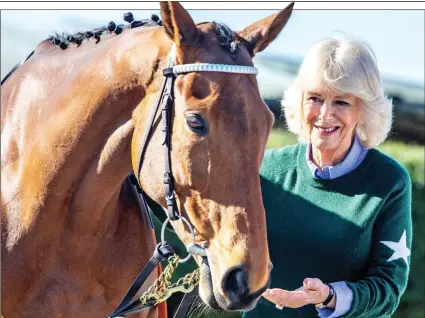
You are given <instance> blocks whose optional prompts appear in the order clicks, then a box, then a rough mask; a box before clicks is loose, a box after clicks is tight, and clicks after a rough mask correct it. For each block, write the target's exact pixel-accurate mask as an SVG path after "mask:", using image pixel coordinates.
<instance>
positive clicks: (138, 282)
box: [1, 44, 258, 318]
mask: <svg viewBox="0 0 425 318" xmlns="http://www.w3.org/2000/svg"><path fill="white" fill-rule="evenodd" d="M33 53H34V52H32V53H31V54H30V55H29V56H28V57H27V58H26V59H25V60H23V61H22V62H20V63H18V64H17V65H16V66H15V67H14V68H13V69H12V70H11V71H10V72H9V73H8V74H7V75H6V77H5V78H4V79H3V80H2V81H1V85H3V83H4V82H5V81H6V80H7V78H8V77H9V76H10V75H11V74H12V73H13V72H14V71H16V70H17V69H18V68H19V67H20V66H21V65H22V64H23V63H24V62H25V61H26V60H28V59H29V58H30V57H31V55H32V54H33ZM175 56H176V45H175V44H173V46H172V47H171V50H170V53H169V54H168V57H167V62H168V65H167V68H165V69H164V70H163V75H164V80H163V82H162V86H161V89H160V91H159V95H158V98H157V100H156V103H155V107H154V108H153V110H152V113H151V114H150V117H149V122H148V125H147V127H146V132H145V134H144V137H143V140H142V144H141V151H140V156H139V160H138V163H137V170H136V174H132V175H130V176H129V177H130V180H131V181H132V183H133V184H135V185H136V186H137V188H138V192H139V193H140V194H141V196H140V197H141V199H142V202H143V205H144V207H145V210H146V211H147V212H148V211H149V209H148V205H147V202H146V194H145V193H144V191H143V189H142V187H141V182H140V172H141V169H142V165H143V159H144V155H145V152H146V149H147V146H148V140H149V137H150V136H151V133H152V131H153V129H152V128H153V126H154V121H155V118H156V115H157V113H158V109H159V107H160V106H161V117H162V119H161V121H162V132H163V133H164V139H163V141H162V145H164V146H165V147H164V150H165V172H164V179H163V186H164V194H165V200H166V203H167V219H166V220H165V222H164V223H163V225H162V229H161V242H160V243H159V244H158V245H157V246H156V248H155V251H154V253H153V256H152V257H151V259H150V260H149V261H148V263H147V264H146V265H145V266H144V267H143V269H142V271H141V272H140V273H139V275H138V276H137V277H136V279H135V280H134V282H133V284H132V285H131V287H130V288H129V290H128V291H127V293H126V295H125V296H124V298H123V299H122V300H121V302H120V304H119V305H118V306H117V308H116V309H115V311H114V312H113V313H112V314H111V315H109V316H108V317H109V318H112V317H125V316H123V315H126V314H128V313H133V312H137V311H141V310H143V309H146V308H149V307H152V306H154V305H156V304H158V303H160V302H162V301H165V300H166V299H167V298H168V297H169V296H171V294H172V293H173V292H175V291H181V292H184V293H185V296H184V298H183V300H182V302H181V304H180V306H179V308H178V310H177V312H176V314H175V316H174V317H185V316H186V313H187V311H188V310H189V308H190V304H191V301H192V299H193V298H194V297H195V296H196V295H195V292H196V291H197V290H196V289H194V286H193V285H192V287H191V288H175V291H172V292H170V291H169V290H167V294H166V296H165V297H163V298H161V299H160V301H158V300H157V299H143V300H142V297H143V296H142V297H140V298H139V299H135V300H133V297H134V296H135V295H136V294H137V292H138V291H139V289H140V287H141V286H142V285H143V283H144V282H145V280H146V279H147V278H148V276H149V275H150V274H151V273H152V271H153V270H154V269H155V268H156V266H157V265H158V264H159V263H160V262H162V261H164V260H167V259H170V258H173V257H175V253H174V250H173V248H172V247H171V246H170V245H169V244H167V242H166V241H165V238H164V232H165V228H166V226H167V224H168V223H169V222H170V221H177V220H179V219H181V220H182V221H183V222H184V223H185V224H186V226H187V227H188V228H189V230H190V233H191V237H192V242H190V243H189V244H187V245H186V250H187V252H188V255H187V256H186V257H185V258H184V259H179V258H178V257H177V258H174V260H175V264H174V265H175V266H177V264H176V263H184V262H187V261H188V260H189V259H190V257H191V256H192V255H199V256H203V257H206V256H207V253H206V250H205V248H204V247H203V246H200V245H199V244H197V243H196V242H195V233H194V229H193V226H192V224H191V223H190V222H189V221H188V220H187V219H186V218H185V217H183V216H182V215H181V214H180V212H179V209H178V206H177V202H176V197H175V191H174V177H173V172H172V167H171V139H170V137H171V109H172V106H173V102H174V94H173V93H174V92H173V86H174V80H175V79H176V77H177V76H178V75H179V74H187V73H192V72H221V73H236V74H251V75H256V74H258V70H257V68H256V67H254V66H245V65H228V64H209V63H196V64H182V65H174V63H175ZM166 270H167V268H166V269H165V270H164V271H166ZM151 287H152V286H151ZM186 300H187V301H186Z"/></svg>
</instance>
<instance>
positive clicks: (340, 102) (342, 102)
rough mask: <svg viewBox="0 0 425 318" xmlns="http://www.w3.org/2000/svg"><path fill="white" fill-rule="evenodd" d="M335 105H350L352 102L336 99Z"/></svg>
mask: <svg viewBox="0 0 425 318" xmlns="http://www.w3.org/2000/svg"><path fill="white" fill-rule="evenodd" d="M335 105H339V106H349V105H350V104H349V103H347V102H345V101H343V100H337V101H335Z"/></svg>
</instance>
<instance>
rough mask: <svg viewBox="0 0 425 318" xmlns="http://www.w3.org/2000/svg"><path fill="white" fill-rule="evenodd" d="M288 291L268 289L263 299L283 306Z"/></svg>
mask: <svg viewBox="0 0 425 318" xmlns="http://www.w3.org/2000/svg"><path fill="white" fill-rule="evenodd" d="M287 293H288V291H287V290H284V289H280V288H273V289H268V290H266V291H265V292H264V293H263V295H262V296H263V297H264V298H265V299H267V300H268V301H271V302H272V303H275V304H282V303H283V302H284V300H285V298H286V295H287Z"/></svg>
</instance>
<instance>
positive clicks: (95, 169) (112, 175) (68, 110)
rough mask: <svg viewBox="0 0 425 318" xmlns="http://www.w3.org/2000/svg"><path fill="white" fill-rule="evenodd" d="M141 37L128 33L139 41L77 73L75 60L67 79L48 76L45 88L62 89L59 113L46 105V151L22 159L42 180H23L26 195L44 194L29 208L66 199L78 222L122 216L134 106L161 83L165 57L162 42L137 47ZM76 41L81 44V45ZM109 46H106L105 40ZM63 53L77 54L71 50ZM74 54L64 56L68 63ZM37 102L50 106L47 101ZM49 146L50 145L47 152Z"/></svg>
mask: <svg viewBox="0 0 425 318" xmlns="http://www.w3.org/2000/svg"><path fill="white" fill-rule="evenodd" d="M141 33H142V32H141ZM124 35H125V33H124V34H122V35H120V36H124ZM133 36H134V34H133ZM136 38H137V37H136ZM139 39H140V41H137V42H135V41H132V42H128V41H127V42H125V39H124V37H123V42H124V43H132V44H131V45H132V46H133V47H122V48H121V47H116V48H115V49H116V51H117V52H114V54H111V52H110V51H111V50H112V48H111V50H109V54H108V55H107V56H106V57H105V58H103V56H99V58H98V59H96V60H97V61H99V62H98V63H97V64H95V63H92V64H90V65H84V66H83V67H82V68H81V69H80V70H79V73H78V72H77V74H75V72H76V70H75V68H74V69H73V72H74V74H66V73H63V72H62V78H63V79H64V80H63V82H64V84H63V86H62V84H59V87H58V85H57V84H56V85H53V83H52V82H50V83H49V82H48V80H47V81H46V83H44V84H45V87H46V88H47V90H46V91H47V94H49V93H50V94H52V95H54V94H55V93H56V94H57V91H59V92H61V93H60V94H61V96H60V97H58V100H59V102H58V103H56V104H55V106H54V113H53V114H49V115H46V112H47V110H43V111H42V113H43V112H44V115H45V116H46V117H47V119H46V118H44V123H43V122H42V121H41V122H42V125H41V126H40V127H43V128H37V129H38V132H39V133H40V134H42V135H43V138H44V139H43V147H44V151H43V150H42V151H39V150H36V151H34V152H33V153H31V157H32V158H31V159H29V158H26V159H24V160H25V161H26V162H28V161H29V160H32V161H33V162H32V164H31V166H32V167H33V168H32V169H31V171H28V175H27V176H25V177H24V178H23V179H22V180H28V179H30V178H31V179H32V180H36V181H33V182H32V187H31V189H30V187H29V186H26V185H23V187H24V188H25V189H24V192H25V193H24V194H23V197H29V198H33V197H36V198H38V201H41V202H38V203H36V206H31V208H29V209H28V211H29V212H28V213H33V212H30V211H33V210H35V209H38V210H40V209H42V208H43V207H45V206H47V205H51V206H61V205H62V206H63V207H64V208H65V209H66V210H68V211H69V215H70V216H72V219H73V220H75V222H76V223H75V226H76V227H78V228H79V229H84V228H85V229H92V228H94V227H97V228H99V227H101V226H108V222H109V223H110V222H112V219H115V222H117V220H116V218H114V217H113V215H114V214H115V213H116V204H117V201H118V200H120V197H121V196H120V191H121V185H122V182H123V181H124V180H125V178H126V176H127V175H128V174H129V173H130V172H131V170H132V168H131V147H130V145H131V139H132V135H133V131H134V126H135V123H134V120H133V119H132V114H133V111H134V110H135V108H136V107H137V106H138V105H139V104H140V103H141V102H142V101H143V99H144V97H145V96H146V92H147V90H149V89H150V87H151V86H159V84H158V83H157V82H159V81H160V78H159V77H156V76H155V74H156V72H157V70H159V69H161V68H160V67H159V66H158V65H159V64H161V61H163V60H164V57H163V56H161V54H162V53H163V51H161V50H160V49H157V50H156V51H155V50H153V49H151V50H149V53H148V54H145V53H144V50H143V48H142V49H140V48H139V49H135V47H134V46H136V43H138V45H140V46H141V47H142V46H143V44H142V43H144V39H143V34H142V35H141V36H139ZM145 41H146V40H145ZM115 43H116V42H115ZM111 46H112V45H111ZM78 49H82V48H76V49H75V50H78ZM103 50H104V51H107V50H105V47H103ZM135 51H136V52H141V53H140V56H136V57H134V56H131V57H130V58H127V57H126V56H125V54H126V52H132V54H133V55H134V52H135ZM65 53H67V54H71V51H70V52H65ZM92 53H93V52H91V53H90V52H89V54H92ZM120 54H121V56H120ZM136 55H137V54H136ZM117 56H120V58H121V59H122V60H124V59H126V58H127V60H125V61H123V63H121V64H120V65H124V66H122V67H121V68H120V66H119V65H114V63H113V61H112V59H115V61H116V59H117ZM39 58H40V59H41V58H42V57H41V56H40V57H39ZM47 58H48V59H51V56H48V57H47ZM71 58H72V56H71V57H70V56H68V57H64V59H67V60H68V61H67V63H70V62H69V61H70V59H71ZM72 62H73V63H78V62H79V61H78V60H74V61H71V63H72ZM125 62H127V63H125ZM111 65H113V68H112V69H111ZM114 67H115V69H114ZM161 67H162V65H161ZM90 73H91V74H98V76H97V77H93V76H91V77H89V78H88V80H86V79H85V76H86V75H85V74H90ZM106 73H108V74H110V77H109V78H105V74H106ZM111 74H112V75H111ZM140 74H142V75H140ZM67 77H74V78H76V80H74V81H73V82H72V84H71V85H70V87H69V86H66V84H65V83H66V80H65V79H66V78H67ZM77 77H79V78H77ZM55 80H56V81H57V80H58V79H57V78H55ZM50 87H55V88H54V89H55V90H56V92H54V91H51V92H49V89H51V88H50ZM64 92H66V93H65V94H64ZM47 96H48V95H47ZM47 96H46V98H47ZM38 107H47V108H49V106H42V103H41V104H39V105H38ZM150 107H153V105H150ZM49 111H50V112H51V111H52V109H49ZM40 129H41V130H40ZM40 134H39V135H40ZM46 136H47V137H46ZM38 141H39V142H40V140H38ZM36 142H37V141H36ZM45 149H51V151H49V152H47V154H46V152H45ZM34 185H35V186H34ZM40 203H41V204H40ZM56 210H57V208H56ZM88 212H89V213H88ZM82 216H83V217H82ZM88 217H90V219H89V220H88Z"/></svg>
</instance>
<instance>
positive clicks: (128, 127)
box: [73, 50, 164, 226]
mask: <svg viewBox="0 0 425 318" xmlns="http://www.w3.org/2000/svg"><path fill="white" fill-rule="evenodd" d="M151 52H152V51H151ZM160 52H161V50H158V51H157V52H156V54H155V52H153V53H154V54H150V55H149V56H144V57H143V58H142V57H141V58H140V59H139V60H138V61H137V62H138V63H140V64H142V65H145V66H144V67H143V69H141V70H139V71H138V72H137V73H138V74H143V77H142V78H140V79H138V81H137V84H135V85H134V84H132V83H127V84H125V83H126V82H125V81H124V84H123V85H122V87H121V88H119V89H116V91H118V92H119V93H117V94H118V96H116V98H115V100H116V102H115V103H112V104H110V105H101V106H100V107H98V109H97V110H95V112H94V113H95V114H96V115H95V116H94V119H93V121H94V122H100V123H102V122H103V123H107V124H104V125H98V126H97V128H98V131H97V132H93V129H92V127H90V128H87V131H86V137H85V138H86V142H85V145H84V144H81V145H80V146H79V147H80V150H77V151H76V153H79V152H80V151H82V152H83V153H84V152H86V151H87V149H90V148H91V147H93V146H95V147H93V150H92V151H91V155H90V156H88V160H87V161H86V163H85V167H86V169H85V171H84V170H83V171H84V173H83V174H82V176H81V179H80V180H79V185H78V188H77V190H76V192H75V196H74V197H75V199H74V200H73V203H74V206H73V208H75V210H77V211H96V210H97V211H99V213H97V214H96V213H92V215H91V219H92V223H93V222H98V223H105V217H106V219H109V220H112V219H113V218H108V217H107V215H105V212H106V211H105V209H107V208H108V207H109V213H111V214H113V213H115V209H114V206H115V203H114V202H116V201H117V200H119V199H120V198H121V196H120V195H119V194H120V191H121V185H122V182H123V181H124V180H125V178H126V177H127V176H128V175H129V174H130V172H131V171H132V165H131V140H132V138H133V133H134V130H135V125H136V121H137V120H139V118H137V115H138V114H142V116H143V119H145V118H144V117H145V116H146V114H147V113H149V112H150V109H151V108H152V107H154V103H153V102H152V96H155V95H156V94H154V93H153V92H156V91H157V90H158V88H159V87H160V82H161V80H162V78H161V77H162V76H155V75H156V74H155V73H156V70H162V66H159V64H161V63H162V62H161V61H163V60H164V58H163V57H161V58H160V54H161V53H160ZM133 67H134V69H138V67H137V66H133ZM117 81H118V82H119V80H117ZM97 89H98V88H96V87H93V90H94V91H96V90H97ZM122 101H127V102H122ZM128 101H130V102H128ZM106 106H108V107H107V108H108V110H104V111H100V109H101V108H102V107H106ZM136 108H137V109H138V112H137V114H134V111H135V109H136ZM139 110H140V111H139ZM95 118H97V119H95ZM146 119H147V118H146ZM91 135H93V136H94V135H96V136H98V137H99V136H105V137H104V138H100V141H99V139H97V140H98V141H97V143H95V142H94V140H92V141H90V140H87V139H88V138H89V137H90V136H91ZM101 207H102V208H101ZM115 219H116V218H115ZM81 220H83V219H81ZM98 225H100V224H98ZM98 225H96V226H98ZM81 226H84V224H81ZM91 226H93V225H91Z"/></svg>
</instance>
